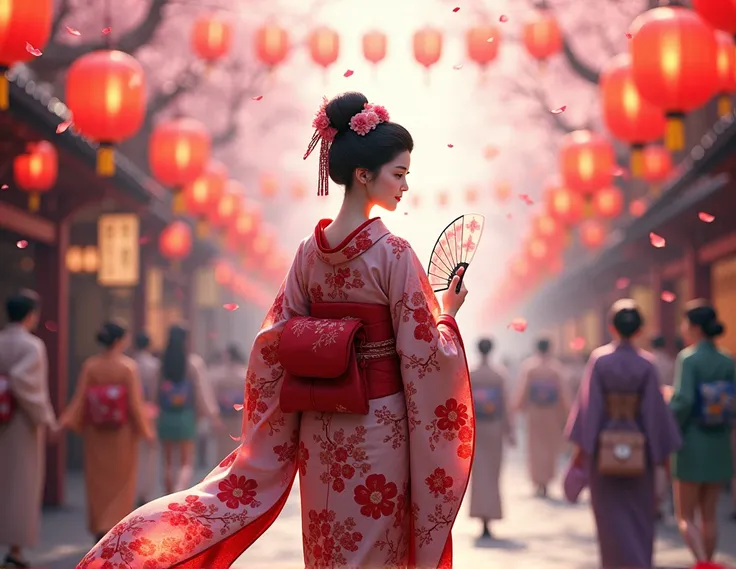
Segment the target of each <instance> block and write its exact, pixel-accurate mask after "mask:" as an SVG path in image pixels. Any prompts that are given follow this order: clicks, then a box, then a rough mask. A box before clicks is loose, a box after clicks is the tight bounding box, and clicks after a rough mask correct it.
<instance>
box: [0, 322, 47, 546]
mask: <svg viewBox="0 0 736 569" xmlns="http://www.w3.org/2000/svg"><path fill="white" fill-rule="evenodd" d="M0 375H4V376H6V377H7V378H8V380H9V383H10V392H11V394H12V396H13V398H14V400H15V412H14V414H13V416H12V417H11V419H10V422H8V423H6V424H4V425H0V457H2V459H0V462H1V463H2V467H0V504H2V506H0V544H3V545H18V546H20V547H30V546H33V545H36V544H37V543H38V537H39V532H40V530H41V505H42V501H43V487H44V475H45V473H46V467H45V459H46V428H47V427H50V426H52V425H55V424H56V415H55V414H54V409H53V407H52V406H51V400H50V398H49V385H48V360H47V357H46V346H45V345H44V343H43V342H42V341H41V339H40V338H37V337H36V336H34V335H33V334H31V333H30V332H28V331H27V330H26V329H25V328H23V327H22V326H21V325H19V324H10V325H9V326H8V327H6V328H5V329H4V330H2V331H0Z"/></svg>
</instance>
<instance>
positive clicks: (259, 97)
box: [251, 95, 263, 101]
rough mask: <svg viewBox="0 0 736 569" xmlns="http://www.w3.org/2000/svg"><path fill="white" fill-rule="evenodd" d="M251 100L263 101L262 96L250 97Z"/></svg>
mask: <svg viewBox="0 0 736 569" xmlns="http://www.w3.org/2000/svg"><path fill="white" fill-rule="evenodd" d="M251 99H253V100H254V101H260V100H261V99H263V95H258V96H257V97H251Z"/></svg>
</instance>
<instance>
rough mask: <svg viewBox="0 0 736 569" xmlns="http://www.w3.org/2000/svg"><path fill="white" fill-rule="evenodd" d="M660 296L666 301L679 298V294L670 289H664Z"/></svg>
mask: <svg viewBox="0 0 736 569" xmlns="http://www.w3.org/2000/svg"><path fill="white" fill-rule="evenodd" d="M659 298H661V299H662V300H664V301H665V302H674V301H675V299H676V298H677V295H675V293H674V292H670V291H668V290H663V291H662V294H661V295H659Z"/></svg>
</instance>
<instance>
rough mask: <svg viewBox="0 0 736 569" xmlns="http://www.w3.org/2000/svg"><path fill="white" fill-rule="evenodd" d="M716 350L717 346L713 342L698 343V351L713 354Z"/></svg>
mask: <svg viewBox="0 0 736 569" xmlns="http://www.w3.org/2000/svg"><path fill="white" fill-rule="evenodd" d="M716 349H717V348H716V345H715V344H714V343H713V342H712V341H711V340H700V342H698V350H705V351H708V352H712V351H714V350H716Z"/></svg>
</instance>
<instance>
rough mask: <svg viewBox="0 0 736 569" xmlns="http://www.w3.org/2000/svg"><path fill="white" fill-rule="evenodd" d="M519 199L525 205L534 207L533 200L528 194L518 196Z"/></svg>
mask: <svg viewBox="0 0 736 569" xmlns="http://www.w3.org/2000/svg"><path fill="white" fill-rule="evenodd" d="M519 199H520V200H521V201H523V202H524V203H525V204H526V205H534V200H533V199H532V198H530V197H529V195H528V194H519Z"/></svg>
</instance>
